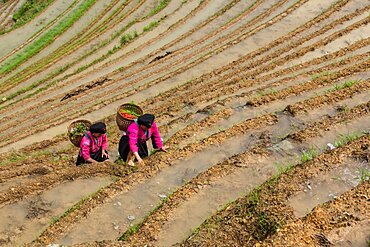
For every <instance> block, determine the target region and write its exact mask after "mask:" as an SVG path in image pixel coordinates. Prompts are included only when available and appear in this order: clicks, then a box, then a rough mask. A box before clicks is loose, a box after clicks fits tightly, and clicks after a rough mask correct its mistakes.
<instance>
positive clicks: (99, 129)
mask: <svg viewBox="0 0 370 247" xmlns="http://www.w3.org/2000/svg"><path fill="white" fill-rule="evenodd" d="M90 132H91V133H100V134H105V132H107V127H106V125H105V123H103V122H97V123H94V124H93V125H91V126H90Z"/></svg>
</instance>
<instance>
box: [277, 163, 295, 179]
mask: <svg viewBox="0 0 370 247" xmlns="http://www.w3.org/2000/svg"><path fill="white" fill-rule="evenodd" d="M292 167H293V164H292V163H287V164H279V163H278V164H276V168H277V176H280V175H281V174H283V173H285V172H287V171H289V170H290V169H291V168H292Z"/></svg>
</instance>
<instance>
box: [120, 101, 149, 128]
mask: <svg viewBox="0 0 370 247" xmlns="http://www.w3.org/2000/svg"><path fill="white" fill-rule="evenodd" d="M122 110H128V111H130V112H133V113H135V114H136V115H138V116H141V115H143V110H142V109H141V108H140V106H138V105H135V104H131V103H126V104H123V105H120V106H119V107H118V109H117V115H116V123H117V125H118V128H119V129H120V130H122V131H127V128H128V126H130V124H131V123H132V122H133V121H134V119H129V118H126V117H124V116H122V115H121V114H120V111H122Z"/></svg>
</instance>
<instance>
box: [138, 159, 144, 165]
mask: <svg viewBox="0 0 370 247" xmlns="http://www.w3.org/2000/svg"><path fill="white" fill-rule="evenodd" d="M137 162H138V163H139V164H140V165H142V166H145V162H144V160H143V159H142V158H139V159H137Z"/></svg>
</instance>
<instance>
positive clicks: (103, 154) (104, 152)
mask: <svg viewBox="0 0 370 247" xmlns="http://www.w3.org/2000/svg"><path fill="white" fill-rule="evenodd" d="M104 156H106V157H107V159H109V154H108V153H107V151H105V150H104V149H103V151H102V154H101V157H102V158H104Z"/></svg>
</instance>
